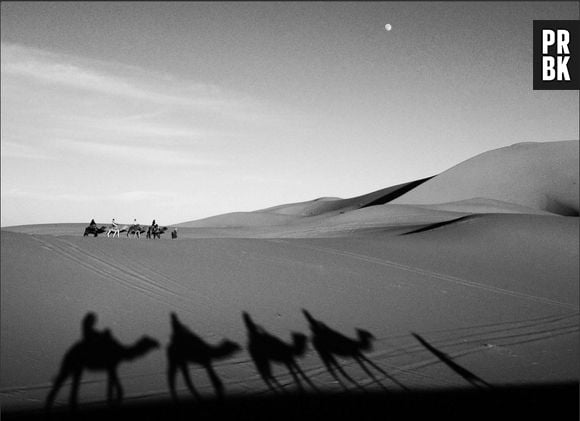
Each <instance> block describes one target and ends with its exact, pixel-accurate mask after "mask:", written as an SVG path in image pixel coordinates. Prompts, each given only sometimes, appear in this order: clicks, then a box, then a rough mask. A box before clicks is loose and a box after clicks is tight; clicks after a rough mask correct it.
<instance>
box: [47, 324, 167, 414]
mask: <svg viewBox="0 0 580 421" xmlns="http://www.w3.org/2000/svg"><path fill="white" fill-rule="evenodd" d="M158 347H159V342H157V341H156V340H155V339H152V338H150V337H148V336H143V337H142V338H141V339H139V340H138V341H137V342H135V343H134V344H133V345H129V346H127V345H123V344H121V343H120V342H118V341H117V340H116V339H115V338H114V337H113V335H112V334H111V331H110V330H108V329H107V330H105V331H104V332H102V333H96V334H95V335H94V336H93V337H91V338H85V339H83V340H81V341H79V342H77V343H75V344H74V345H73V346H72V347H71V348H70V349H69V350H68V352H67V353H66V354H65V356H64V358H63V361H62V364H61V367H60V370H59V372H58V375H57V376H56V378H55V380H54V384H53V386H52V389H51V391H50V393H49V395H48V397H47V400H46V409H47V410H49V409H50V408H51V407H52V405H53V402H54V399H55V398H56V395H57V394H58V391H59V390H60V388H61V387H62V385H63V384H64V382H65V380H66V379H67V378H69V377H72V386H71V393H70V399H69V405H70V408H71V409H72V410H76V408H77V405H78V393H79V385H80V380H81V376H82V373H83V370H85V369H86V370H90V371H105V372H107V375H108V379H107V402H108V403H109V405H111V406H112V405H113V404H120V402H121V401H122V399H123V388H122V386H121V382H120V381H119V377H118V375H117V368H118V366H119V364H120V363H122V362H129V361H133V360H136V359H138V358H140V357H143V356H145V355H146V354H147V353H149V352H150V351H152V350H154V349H156V348H158ZM113 395H115V396H113Z"/></svg>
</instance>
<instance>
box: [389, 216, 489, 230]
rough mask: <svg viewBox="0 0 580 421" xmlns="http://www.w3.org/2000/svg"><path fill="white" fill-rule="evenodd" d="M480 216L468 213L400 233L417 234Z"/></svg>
mask: <svg viewBox="0 0 580 421" xmlns="http://www.w3.org/2000/svg"><path fill="white" fill-rule="evenodd" d="M480 216H481V215H466V216H462V217H460V218H455V219H450V220H448V221H443V222H437V223H435V224H429V225H425V226H424V227H421V228H418V229H415V230H413V231H409V232H404V233H402V234H399V235H409V234H417V233H419V232H425V231H431V230H434V229H437V228H441V227H444V226H446V225H451V224H455V223H457V222H461V221H467V220H468V219H473V218H478V217H480Z"/></svg>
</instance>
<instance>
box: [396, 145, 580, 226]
mask: <svg viewBox="0 0 580 421" xmlns="http://www.w3.org/2000/svg"><path fill="white" fill-rule="evenodd" d="M578 150H579V145H578V141H577V140H575V141H566V142H546V143H518V144H515V145H513V146H509V147H506V148H501V149H496V150H493V151H490V152H486V153H483V154H481V155H478V156H476V157H474V158H472V159H469V160H467V161H465V162H462V163H461V164H459V165H457V166H455V167H453V168H451V169H449V170H447V171H445V172H443V173H442V174H439V175H438V176H437V177H435V178H433V179H431V180H429V181H427V182H426V183H425V184H423V185H421V186H419V187H417V188H416V189H414V190H412V191H411V192H409V193H407V194H405V195H403V196H402V197H400V198H398V199H395V200H394V201H393V202H392V203H398V204H414V205H417V204H423V205H426V204H438V203H446V202H457V201H462V200H469V199H473V198H486V199H493V200H499V201H502V202H509V203H513V204H516V205H520V206H524V207H527V208H533V209H539V210H542V211H548V212H553V213H556V214H559V215H572V216H578V213H579V190H578V187H579V184H578V177H579V176H578V166H579V159H578Z"/></svg>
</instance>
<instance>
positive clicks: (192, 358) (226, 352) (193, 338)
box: [167, 313, 242, 401]
mask: <svg viewBox="0 0 580 421" xmlns="http://www.w3.org/2000/svg"><path fill="white" fill-rule="evenodd" d="M171 328H172V334H171V342H170V343H169V345H168V347H167V362H168V369H167V378H168V381H169V391H170V392H171V397H172V398H173V399H174V401H177V393H176V391H175V380H176V375H177V371H178V370H180V371H181V373H182V375H183V378H184V380H185V384H186V385H187V387H188V389H189V391H190V392H191V393H192V394H193V395H194V396H195V397H196V398H198V399H200V395H199V393H198V392H197V390H195V387H194V386H193V382H192V381H191V377H190V376H189V369H188V367H187V364H188V363H194V364H198V365H201V366H202V367H203V368H205V370H206V371H207V374H208V376H209V378H210V380H211V382H212V385H213V387H214V389H215V391H216V394H217V396H218V398H220V399H221V398H223V395H224V386H223V383H222V381H221V380H220V378H219V377H218V375H217V374H216V372H215V370H214V368H213V366H212V363H213V361H215V360H221V359H225V358H228V357H231V356H232V355H234V354H235V353H236V352H238V351H239V350H241V349H242V348H241V347H240V345H238V344H237V343H235V342H232V341H229V340H223V341H221V342H220V343H219V344H218V345H210V344H208V343H207V342H205V341H204V340H203V339H201V338H200V337H199V336H197V335H196V334H195V333H193V332H192V331H191V330H189V329H188V328H187V327H186V326H185V325H183V324H182V323H181V322H180V321H179V320H178V319H177V315H176V314H175V313H171Z"/></svg>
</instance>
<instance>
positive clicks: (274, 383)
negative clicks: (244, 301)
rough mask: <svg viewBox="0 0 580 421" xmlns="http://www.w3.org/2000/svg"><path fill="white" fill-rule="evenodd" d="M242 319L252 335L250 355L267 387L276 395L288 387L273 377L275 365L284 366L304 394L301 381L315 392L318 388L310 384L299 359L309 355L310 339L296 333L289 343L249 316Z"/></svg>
mask: <svg viewBox="0 0 580 421" xmlns="http://www.w3.org/2000/svg"><path fill="white" fill-rule="evenodd" d="M242 319H243V320H244V323H245V325H246V329H247V331H248V352H249V353H250V357H251V358H252V360H253V361H254V364H255V366H256V369H257V370H258V373H259V374H260V376H261V377H262V380H264V383H266V385H267V386H268V388H269V389H270V390H271V391H273V392H278V391H283V390H284V387H283V386H282V384H281V383H280V382H279V381H278V380H277V379H276V377H274V375H273V374H272V364H273V363H276V364H283V365H285V366H286V368H287V369H288V371H289V372H290V374H291V375H292V378H293V379H294V382H296V385H297V386H298V388H299V389H300V390H302V391H303V390H304V388H303V386H302V383H301V382H300V377H301V378H302V379H303V380H304V381H305V382H306V383H307V384H308V385H309V386H310V387H311V388H312V389H314V390H317V388H316V386H315V385H314V384H313V383H312V382H311V381H310V379H309V378H308V377H307V376H306V374H305V373H304V372H303V371H302V369H301V368H300V366H299V365H298V363H297V362H296V358H298V357H302V356H303V355H304V353H305V352H306V346H307V342H308V339H307V337H306V335H304V334H302V333H296V332H293V333H292V343H291V344H289V343H286V342H284V341H282V340H281V339H279V338H277V337H276V336H274V335H272V334H271V333H269V332H267V331H266V330H265V329H264V328H263V327H262V326H260V325H257V324H256V323H254V321H253V320H252V318H251V317H250V315H249V314H248V313H247V312H243V313H242Z"/></svg>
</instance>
